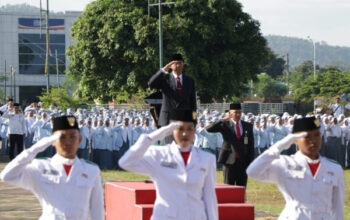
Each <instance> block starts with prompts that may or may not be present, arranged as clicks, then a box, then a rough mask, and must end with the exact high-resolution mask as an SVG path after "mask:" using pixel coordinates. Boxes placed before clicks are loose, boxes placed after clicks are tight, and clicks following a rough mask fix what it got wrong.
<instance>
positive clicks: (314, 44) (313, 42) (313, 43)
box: [307, 36, 316, 79]
mask: <svg viewBox="0 0 350 220" xmlns="http://www.w3.org/2000/svg"><path fill="white" fill-rule="evenodd" d="M307 38H308V39H309V40H310V41H311V42H312V45H313V46H314V79H315V78H316V43H315V41H314V40H312V39H311V38H310V36H307Z"/></svg>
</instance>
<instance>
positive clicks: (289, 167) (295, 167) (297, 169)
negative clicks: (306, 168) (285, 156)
mask: <svg viewBox="0 0 350 220" xmlns="http://www.w3.org/2000/svg"><path fill="white" fill-rule="evenodd" d="M288 170H296V171H302V170H303V167H302V166H291V165H288Z"/></svg>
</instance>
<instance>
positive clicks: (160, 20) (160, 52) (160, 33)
mask: <svg viewBox="0 0 350 220" xmlns="http://www.w3.org/2000/svg"><path fill="white" fill-rule="evenodd" d="M173 4H175V2H164V3H162V0H158V3H155V4H150V1H148V16H150V9H149V8H150V7H152V6H157V7H158V19H159V68H160V69H161V68H162V67H163V34H162V32H163V30H162V5H173Z"/></svg>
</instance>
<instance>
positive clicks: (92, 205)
mask: <svg viewBox="0 0 350 220" xmlns="http://www.w3.org/2000/svg"><path fill="white" fill-rule="evenodd" d="M31 148H33V149H34V150H35V145H34V146H32V147H31ZM31 148H29V149H27V150H24V151H23V152H22V153H20V154H19V155H18V156H17V157H16V158H15V159H13V160H12V161H11V162H10V163H9V164H7V166H6V167H5V169H4V170H3V171H2V172H1V175H0V177H1V179H2V180H3V181H5V182H7V183H10V184H13V185H16V186H19V187H22V188H24V189H27V190H30V191H31V192H32V193H33V194H34V195H35V196H36V197H37V198H38V200H39V202H40V204H41V206H42V208H43V212H42V215H41V217H40V220H77V219H79V220H88V219H93V220H103V219H104V208H103V191H102V185H101V175H100V169H99V168H98V167H97V166H96V165H92V164H90V163H88V162H86V161H85V160H82V159H78V158H77V157H76V158H75V159H73V160H71V159H66V158H63V157H61V156H59V155H58V154H56V155H55V156H54V157H52V158H48V159H34V158H35V156H36V154H37V152H33V149H31ZM63 164H67V165H69V164H72V168H71V171H70V174H69V176H67V174H66V171H65V169H64V167H63Z"/></svg>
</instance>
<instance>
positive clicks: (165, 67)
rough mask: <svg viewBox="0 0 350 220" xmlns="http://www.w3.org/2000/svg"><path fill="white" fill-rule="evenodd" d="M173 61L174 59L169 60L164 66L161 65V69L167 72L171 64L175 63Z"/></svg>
mask: <svg viewBox="0 0 350 220" xmlns="http://www.w3.org/2000/svg"><path fill="white" fill-rule="evenodd" d="M175 62H176V61H171V62H170V63H168V64H167V65H165V66H164V67H163V70H164V71H165V72H168V71H169V70H170V68H171V66H172V65H173V64H175Z"/></svg>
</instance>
